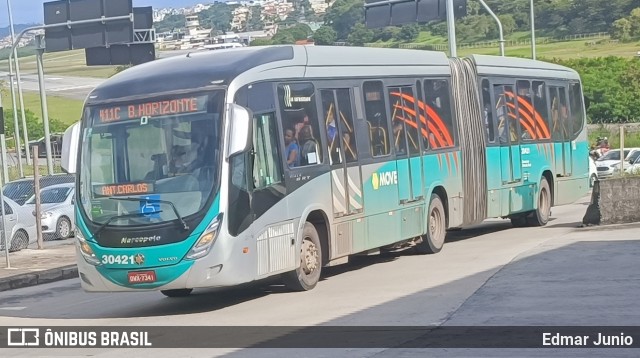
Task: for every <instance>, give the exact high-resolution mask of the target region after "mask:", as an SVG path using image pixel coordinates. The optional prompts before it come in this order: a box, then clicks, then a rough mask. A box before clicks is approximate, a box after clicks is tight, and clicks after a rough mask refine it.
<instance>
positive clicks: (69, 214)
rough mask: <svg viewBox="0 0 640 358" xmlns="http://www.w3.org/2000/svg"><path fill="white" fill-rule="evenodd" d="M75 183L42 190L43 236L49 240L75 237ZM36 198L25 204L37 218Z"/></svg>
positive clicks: (41, 215) (41, 217)
mask: <svg viewBox="0 0 640 358" xmlns="http://www.w3.org/2000/svg"><path fill="white" fill-rule="evenodd" d="M74 201H75V183H66V184H57V185H51V186H48V187H46V188H44V189H40V204H41V207H40V210H41V214H40V219H41V222H40V224H41V226H42V234H43V236H45V237H47V238H53V239H67V238H69V237H71V236H72V235H73V232H74V226H73V223H74V222H75V213H74V204H75V202H74ZM35 204H36V196H35V195H33V196H31V198H29V200H27V202H26V203H25V205H24V206H25V207H27V206H30V207H31V208H32V215H33V216H34V217H35V215H36V211H35Z"/></svg>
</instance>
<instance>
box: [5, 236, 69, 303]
mask: <svg viewBox="0 0 640 358" xmlns="http://www.w3.org/2000/svg"><path fill="white" fill-rule="evenodd" d="M74 243H75V239H74V238H70V239H67V240H63V241H45V242H44V249H42V250H38V249H37V244H32V245H29V248H28V249H25V250H20V251H18V252H12V253H9V261H10V264H11V268H7V261H6V257H5V255H4V252H2V253H1V255H0V292H2V291H6V290H12V289H16V288H21V287H28V286H34V285H39V284H43V283H48V282H54V281H59V280H65V279H69V278H76V277H78V269H77V267H76V249H75V245H74Z"/></svg>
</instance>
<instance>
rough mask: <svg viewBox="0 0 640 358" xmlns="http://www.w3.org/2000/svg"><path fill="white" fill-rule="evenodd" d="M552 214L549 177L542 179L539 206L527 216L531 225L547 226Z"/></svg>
mask: <svg viewBox="0 0 640 358" xmlns="http://www.w3.org/2000/svg"><path fill="white" fill-rule="evenodd" d="M550 216H551V189H550V188H549V182H548V181H547V178H544V177H543V178H542V180H540V191H538V208H537V209H536V210H534V211H533V212H532V213H531V215H530V216H529V217H528V218H527V221H528V222H529V225H531V226H545V225H547V223H548V222H549V217H550Z"/></svg>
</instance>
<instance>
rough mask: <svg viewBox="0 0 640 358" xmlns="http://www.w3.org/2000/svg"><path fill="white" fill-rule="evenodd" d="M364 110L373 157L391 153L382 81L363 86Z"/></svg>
mask: <svg viewBox="0 0 640 358" xmlns="http://www.w3.org/2000/svg"><path fill="white" fill-rule="evenodd" d="M362 87H363V92H364V109H365V116H366V119H367V127H369V146H370V148H371V155H372V156H374V157H380V156H384V155H389V153H391V149H390V145H389V134H390V131H389V123H388V121H387V108H386V105H385V102H384V95H383V86H382V82H380V81H367V82H365V83H364V84H363V85H362Z"/></svg>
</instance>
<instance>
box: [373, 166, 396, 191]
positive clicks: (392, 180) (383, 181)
mask: <svg viewBox="0 0 640 358" xmlns="http://www.w3.org/2000/svg"><path fill="white" fill-rule="evenodd" d="M371 185H372V186H373V190H378V188H380V187H382V186H389V185H398V172H397V171H395V170H394V171H390V172H382V173H373V175H372V176H371Z"/></svg>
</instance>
